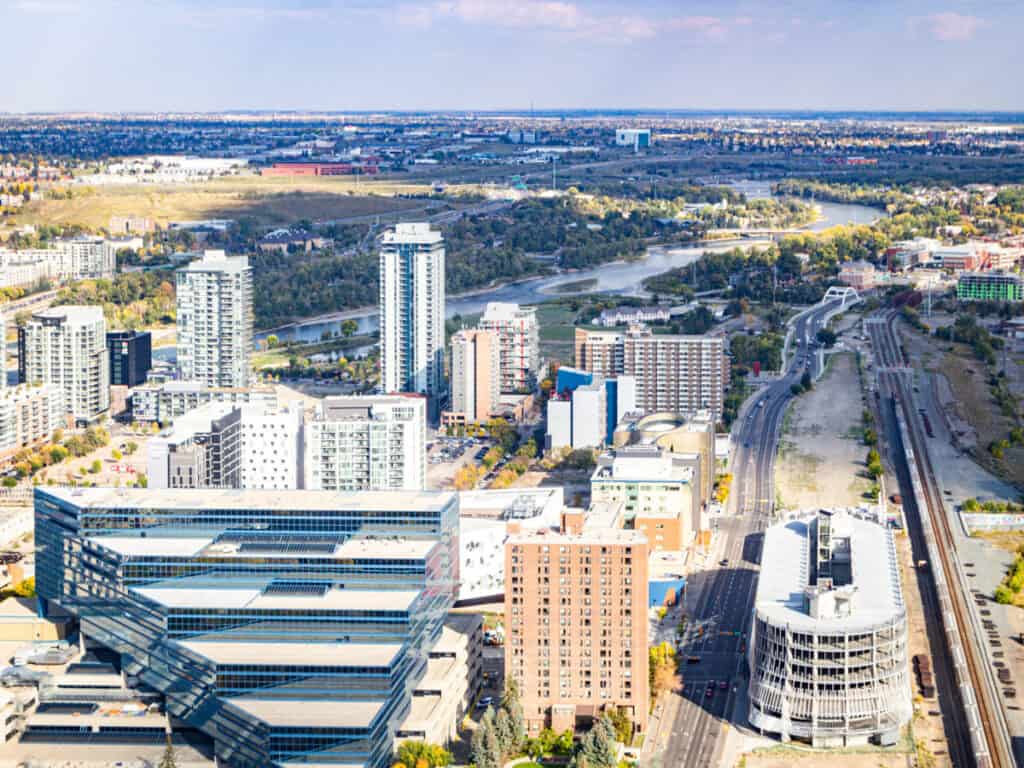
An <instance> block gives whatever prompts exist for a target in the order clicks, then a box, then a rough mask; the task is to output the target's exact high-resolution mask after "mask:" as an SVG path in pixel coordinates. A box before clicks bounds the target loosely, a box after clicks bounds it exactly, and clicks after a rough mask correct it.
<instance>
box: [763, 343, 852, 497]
mask: <svg viewBox="0 0 1024 768" xmlns="http://www.w3.org/2000/svg"><path fill="white" fill-rule="evenodd" d="M863 408H864V403H863V400H862V397H861V392H860V379H859V376H858V373H857V364H856V360H855V358H854V356H853V355H850V354H839V355H835V356H833V357H832V359H831V362H830V363H829V365H828V370H827V371H826V372H825V375H824V376H823V377H822V378H821V379H820V380H819V381H818V383H817V384H815V386H814V389H812V390H811V391H810V392H808V393H806V394H803V395H801V396H800V397H798V398H797V399H796V400H795V401H794V404H793V405H792V406H790V410H789V412H788V413H787V414H786V421H785V430H784V433H783V436H782V440H781V441H780V443H779V455H778V459H777V460H776V463H775V483H776V488H777V493H778V495H779V497H780V506H782V507H785V508H790V509H804V508H808V507H818V506H829V507H831V506H855V505H857V504H861V503H863V502H864V501H865V499H864V497H863V494H864V492H865V491H866V490H867V489H868V488H870V486H871V482H870V481H869V480H868V479H867V478H866V477H862V476H861V473H862V472H863V471H864V456H865V454H866V453H867V448H866V447H865V446H864V445H863V444H862V443H861V440H860V433H859V431H858V427H859V426H860V419H861V411H862V410H863Z"/></svg>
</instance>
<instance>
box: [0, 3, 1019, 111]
mask: <svg viewBox="0 0 1024 768" xmlns="http://www.w3.org/2000/svg"><path fill="white" fill-rule="evenodd" d="M0 30H3V31H4V34H3V40H4V54H5V55H4V60H5V61H6V62H7V67H6V70H7V76H6V77H5V78H4V83H3V86H2V90H0V111H8V112H32V111H99V112H118V111H147V112H162V111H205V112H216V111H222V110H244V109H267V110H273V109H289V110H338V111H344V110H395V109H402V110H423V109H438V110H443V109H453V110H486V109H494V110H501V109H516V110H525V109H530V108H536V109H588V108H589V109H602V108H604V109H608V108H651V109H741V110H742V109H821V110H829V109H835V110H847V109H851V110H852V109H860V110H906V111H913V110H1006V111H1014V110H1024V81H1022V80H1021V79H1020V66H1021V57H1020V47H1021V33H1022V31H1024V3H1021V2H1019V1H1018V0H985V1H981V0H968V1H967V2H954V1H953V0H949V1H948V2H944V1H943V0H907V1H906V2H901V1H900V0H888V1H885V0H833V2H824V0H776V1H774V2H751V1H750V0H717V1H716V2H703V1H702V2H690V1H689V0H675V1H674V2H673V1H672V0H628V1H625V2H622V1H620V2H589V1H588V0H397V1H396V2H389V1H388V0H0Z"/></svg>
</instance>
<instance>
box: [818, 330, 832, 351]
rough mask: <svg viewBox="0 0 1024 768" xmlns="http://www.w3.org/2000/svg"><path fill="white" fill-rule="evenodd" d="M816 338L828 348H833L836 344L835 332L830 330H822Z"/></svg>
mask: <svg viewBox="0 0 1024 768" xmlns="http://www.w3.org/2000/svg"><path fill="white" fill-rule="evenodd" d="M815 336H816V337H817V339H818V341H820V342H821V343H822V344H824V345H825V346H826V347H831V346H833V345H834V344H835V343H836V334H835V332H834V331H831V330H829V329H828V328H822V329H821V330H819V331H818V333H817V334H815Z"/></svg>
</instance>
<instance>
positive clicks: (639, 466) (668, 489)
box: [590, 445, 701, 551]
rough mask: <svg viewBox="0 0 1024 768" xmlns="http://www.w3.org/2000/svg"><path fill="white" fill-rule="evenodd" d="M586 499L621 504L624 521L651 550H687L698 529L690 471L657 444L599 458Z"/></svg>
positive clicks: (697, 497) (696, 497) (698, 509)
mask: <svg viewBox="0 0 1024 768" xmlns="http://www.w3.org/2000/svg"><path fill="white" fill-rule="evenodd" d="M590 500H591V502H593V503H598V502H606V503H621V504H623V505H624V507H625V518H626V520H627V521H628V523H629V524H631V525H632V527H633V528H634V529H635V530H637V531H641V532H642V533H644V534H645V535H646V536H647V541H648V543H649V545H650V548H651V549H652V550H671V551H678V550H682V549H686V548H687V547H689V546H690V544H691V542H692V541H693V537H694V535H695V534H696V532H697V531H698V530H700V528H701V519H700V513H701V507H700V491H699V489H697V488H695V487H694V470H693V467H692V466H690V462H688V461H687V460H686V459H685V458H683V457H681V456H675V455H674V454H672V453H670V452H668V451H666V450H664V449H662V448H659V447H658V446H656V445H634V446H628V447H625V448H619V449H617V450H614V451H609V452H608V453H605V454H603V455H602V456H601V457H600V458H599V459H598V462H597V468H596V469H595V470H594V474H593V475H592V476H591V478H590Z"/></svg>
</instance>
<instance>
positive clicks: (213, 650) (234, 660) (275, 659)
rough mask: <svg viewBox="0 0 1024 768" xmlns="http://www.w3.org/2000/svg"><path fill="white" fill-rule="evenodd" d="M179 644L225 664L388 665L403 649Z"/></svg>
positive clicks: (349, 645) (204, 642)
mask: <svg viewBox="0 0 1024 768" xmlns="http://www.w3.org/2000/svg"><path fill="white" fill-rule="evenodd" d="M178 644H179V645H181V646H182V647H184V648H187V649H188V650H190V651H193V652H195V653H198V654H200V655H201V656H205V657H206V658H208V659H210V661H212V662H214V663H215V664H224V665H231V664H234V665H243V664H280V665H283V666H291V665H295V666H310V667H346V666H363V667H389V666H391V663H392V662H393V661H394V659H395V657H396V656H398V654H399V652H400V651H401V650H402V646H401V644H400V643H281V642H273V643H244V642H229V641H225V640H217V639H209V640H205V639H201V638H197V639H192V640H181V641H178Z"/></svg>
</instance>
